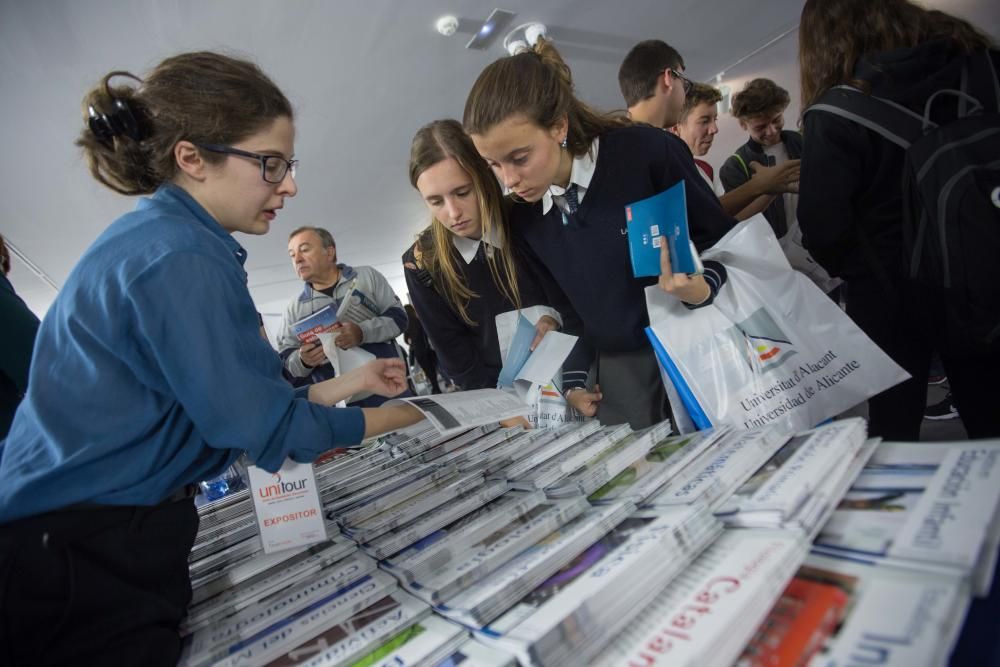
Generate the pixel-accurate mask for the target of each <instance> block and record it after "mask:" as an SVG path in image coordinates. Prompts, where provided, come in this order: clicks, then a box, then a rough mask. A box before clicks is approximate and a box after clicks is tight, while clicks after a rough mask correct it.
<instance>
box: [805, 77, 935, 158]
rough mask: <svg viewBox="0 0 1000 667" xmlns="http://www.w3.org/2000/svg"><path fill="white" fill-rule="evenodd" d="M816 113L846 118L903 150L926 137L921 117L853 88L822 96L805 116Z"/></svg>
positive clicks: (839, 89) (846, 87)
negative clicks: (822, 112) (821, 112)
mask: <svg viewBox="0 0 1000 667" xmlns="http://www.w3.org/2000/svg"><path fill="white" fill-rule="evenodd" d="M813 111H825V112H827V113H831V114H833V115H835V116H840V117H841V118H846V119H847V120H849V121H852V122H854V123H857V124H858V125H861V126H863V127H867V128H868V129H869V130H871V131H873V132H875V133H877V134H879V135H881V136H883V137H885V139H886V140H887V141H891V142H892V143H894V144H896V145H897V146H900V147H902V148H903V149H904V150H905V149H907V148H909V147H910V144H912V143H913V142H914V141H916V140H917V139H919V138H920V137H921V136H923V134H924V118H923V116H921V115H920V114H917V113H915V112H913V111H911V110H909V109H907V108H906V107H904V106H903V105H901V104H897V103H895V102H893V101H892V100H887V99H884V98H881V97H875V96H874V95H866V94H865V93H863V92H861V91H860V90H858V89H857V88H852V87H850V86H835V87H833V88H831V89H830V90H828V91H826V92H825V93H823V94H822V95H821V96H820V98H819V100H817V101H816V103H815V104H813V105H811V106H810V107H809V108H808V109H806V111H805V113H810V112H813ZM803 115H804V114H803Z"/></svg>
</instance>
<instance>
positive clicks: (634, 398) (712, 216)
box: [511, 126, 736, 428]
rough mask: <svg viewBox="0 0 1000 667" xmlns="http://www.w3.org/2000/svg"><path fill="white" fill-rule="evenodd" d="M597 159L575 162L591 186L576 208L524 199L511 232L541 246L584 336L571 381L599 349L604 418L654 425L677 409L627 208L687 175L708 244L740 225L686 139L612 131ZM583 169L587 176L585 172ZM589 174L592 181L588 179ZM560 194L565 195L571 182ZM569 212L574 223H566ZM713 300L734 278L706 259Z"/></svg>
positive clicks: (551, 288) (572, 328) (576, 381)
mask: <svg viewBox="0 0 1000 667" xmlns="http://www.w3.org/2000/svg"><path fill="white" fill-rule="evenodd" d="M595 151H596V164H593V165H589V166H588V165H587V164H586V162H587V159H589V158H588V156H584V157H583V158H577V159H576V160H574V173H573V174H571V176H570V181H571V183H573V184H577V185H579V186H582V187H583V188H584V191H583V196H582V197H581V198H580V202H579V208H578V209H577V210H576V213H574V214H570V215H565V214H564V213H563V211H562V210H561V208H560V207H559V206H550V207H549V208H548V209H547V210H546V203H547V202H542V201H540V202H535V203H533V204H518V205H515V206H514V207H513V209H512V212H511V229H512V233H513V235H514V236H515V237H517V238H519V239H523V241H524V242H525V243H526V245H527V246H528V248H529V249H530V251H531V253H530V254H531V256H532V261H533V263H534V265H535V266H534V267H533V270H534V271H535V272H536V273H538V274H540V275H545V274H551V276H552V278H553V279H554V280H546V281H544V282H543V284H544V286H545V287H546V289H547V298H548V300H549V302H550V303H555V302H564V303H567V304H568V305H569V306H570V308H571V309H570V310H569V311H564V310H563V309H562V308H560V309H559V310H560V313H561V314H562V315H563V318H564V320H565V322H566V325H565V330H566V332H567V333H570V334H575V335H579V336H581V340H580V341H579V342H578V343H577V345H576V346H575V347H574V349H573V352H572V353H571V354H570V357H569V359H567V362H566V364H565V366H564V369H565V372H564V376H563V380H564V388H569V387H573V386H583V381H582V380H581V374H582V375H586V371H587V369H588V368H590V365H591V362H592V361H593V360H594V358H595V356H596V357H597V359H598V368H597V381H598V382H599V383H600V385H601V391H602V393H603V394H604V399H603V400H602V402H601V404H600V407H599V408H598V415H597V416H598V418H599V419H600V420H601V421H602V422H603V423H608V424H613V423H622V422H626V421H627V422H629V423H630V424H632V426H633V428H641V427H644V426H648V425H649V424H652V423H654V422H656V421H660V420H662V419H664V418H666V416H667V415H668V412H667V404H666V396H665V392H664V390H663V386H662V383H661V381H660V377H659V372H658V369H657V365H656V360H655V357H654V356H653V352H652V349H651V347H650V344H649V341H648V339H647V338H646V334H645V332H644V330H645V328H646V327H647V326H648V325H649V318H648V315H647V313H646V302H645V288H646V287H647V286H649V285H653V284H656V279H655V278H635V277H633V275H632V266H631V262H630V259H629V249H628V238H627V236H626V220H625V206H626V205H628V204H631V203H633V202H636V201H639V200H641V199H645V198H647V197H650V196H652V195H655V194H657V193H660V192H663V191H664V190H666V189H668V188H670V187H671V186H673V185H675V184H676V183H677V182H678V181H680V180H684V181H685V182H686V196H687V208H688V223H689V228H690V233H691V238H692V240H693V241H694V244H695V246H696V247H697V248H698V250H699V251H701V250H704V249H706V248H708V247H710V246H712V245H713V244H714V243H715V242H716V241H718V240H719V239H720V238H722V236H723V235H724V234H725V233H726V232H727V231H729V229H731V228H732V226H733V225H734V224H735V222H736V221H735V219H734V218H732V217H731V216H729V215H727V214H726V213H725V211H723V209H722V207H721V205H720V204H719V200H718V197H716V196H715V193H714V192H712V190H711V188H709V186H708V184H707V183H706V182H705V180H704V179H703V178H702V177H701V175H700V174H699V173H698V171H697V169H698V168H697V167H696V166H695V163H694V160H693V159H692V155H691V150H690V149H689V148H688V146H687V144H685V143H684V142H683V141H682V140H681V139H680V138H678V137H676V136H674V135H672V134H669V133H667V132H663V131H662V130H659V129H656V128H652V127H648V126H632V127H624V128H619V129H614V130H609V131H608V132H605V133H604V134H602V135H601V136H600V137H599V138H598V139H597V140H595V142H594V146H593V147H592V149H591V153H593V152H595ZM578 175H582V178H581V179H580V180H587V182H586V183H580V182H579V180H577V176H578ZM588 177H589V180H588ZM552 191H553V192H555V193H556V194H557V195H559V194H561V192H562V188H556V187H555V186H553V188H552ZM564 215H565V224H564ZM705 268H706V279H707V280H708V282H709V286H710V287H711V288H712V295H711V296H710V297H709V299H708V300H707V301H706V302H705V303H704V304H699V305H707V304H708V303H711V301H712V299H713V298H714V295H715V293H717V291H718V288H719V287H720V286H721V284H722V282H723V281H724V280H725V269H724V268H723V267H722V265H721V264H718V263H717V262H709V263H707V265H706V267H705Z"/></svg>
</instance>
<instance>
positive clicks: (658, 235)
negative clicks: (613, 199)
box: [625, 181, 702, 278]
mask: <svg viewBox="0 0 1000 667" xmlns="http://www.w3.org/2000/svg"><path fill="white" fill-rule="evenodd" d="M625 220H626V221H627V224H628V247H629V254H630V255H631V257H632V274H633V275H634V276H635V277H636V278H643V277H646V276H658V275H660V245H661V244H662V243H667V245H668V247H669V249H670V268H671V270H672V271H673V272H674V273H688V274H693V273H701V272H702V266H701V261H699V259H698V253H697V251H696V250H695V247H694V244H693V243H691V235H690V233H689V232H688V220H687V199H686V196H685V192H684V181H680V182H678V183H677V184H676V185H674V186H673V187H670V188H668V189H666V190H664V191H663V192H661V193H659V194H656V195H653V196H652V197H648V198H646V199H643V200H641V201H637V202H635V203H633V204H629V205H628V206H626V207H625Z"/></svg>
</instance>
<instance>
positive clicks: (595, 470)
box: [545, 420, 672, 498]
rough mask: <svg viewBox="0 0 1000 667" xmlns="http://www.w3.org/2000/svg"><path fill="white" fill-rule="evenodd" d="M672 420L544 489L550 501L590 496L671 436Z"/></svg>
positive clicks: (614, 447) (617, 444)
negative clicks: (551, 499)
mask: <svg viewBox="0 0 1000 667" xmlns="http://www.w3.org/2000/svg"><path fill="white" fill-rule="evenodd" d="M671 428H672V426H671V424H670V420H666V421H663V422H660V423H659V424H654V425H653V426H650V427H649V428H645V429H642V430H641V431H636V432H633V433H629V434H627V435H625V437H623V438H621V439H620V440H618V441H617V442H615V443H614V444H613V445H612V446H611V447H608V448H607V449H605V450H604V451H603V452H601V453H600V454H598V455H597V456H595V457H594V458H593V459H591V460H590V461H588V462H587V463H585V464H584V465H583V466H582V467H580V468H579V469H577V471H576V472H574V473H572V474H571V475H569V476H568V477H565V478H563V479H561V480H559V481H558V482H555V483H554V484H551V485H549V486H548V487H546V488H545V493H546V495H548V497H549V498H568V497H571V496H575V495H579V494H583V495H585V496H586V495H590V494H591V493H593V492H594V491H596V490H597V489H599V488H600V487H601V486H603V485H604V484H606V483H607V482H609V481H610V480H611V479H612V478H614V477H615V476H616V475H618V474H620V473H621V472H622V471H624V470H625V469H626V468H628V467H630V466H631V465H632V464H633V463H634V462H635V460H636V459H638V458H640V457H645V456H646V455H647V454H648V453H649V450H650V449H652V448H653V447H654V446H655V445H657V444H658V443H660V442H661V441H662V440H663V439H664V438H666V437H667V436H669V435H670V430H671Z"/></svg>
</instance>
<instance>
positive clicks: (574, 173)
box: [542, 137, 599, 215]
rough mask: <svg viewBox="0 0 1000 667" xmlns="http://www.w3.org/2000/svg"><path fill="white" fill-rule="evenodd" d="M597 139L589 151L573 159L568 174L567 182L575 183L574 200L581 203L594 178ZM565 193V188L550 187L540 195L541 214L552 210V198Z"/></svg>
mask: <svg viewBox="0 0 1000 667" xmlns="http://www.w3.org/2000/svg"><path fill="white" fill-rule="evenodd" d="M598 141H599V139H598V138H597V137H595V138H594V143H592V144H591V145H590V150H589V151H587V152H586V153H584V154H583V155H581V156H580V157H578V158H573V168H572V170H571V171H570V172H569V182H570V183H576V199H577V201H578V202H581V203H582V202H583V196H584V195H585V194H586V193H587V188H589V187H590V181H591V179H592V178H593V177H594V170H595V169H596V168H597V148H598V146H597V144H598ZM565 192H566V188H562V187H559V186H558V185H551V186H549V189H548V190H546V191H545V193H544V194H542V214H543V215H544V214H546V213H548V212H549V211H550V210H551V209H552V204H553V200H552V196H553V195H555V196H557V197H561V196H562V195H563V194H564V193H565Z"/></svg>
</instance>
